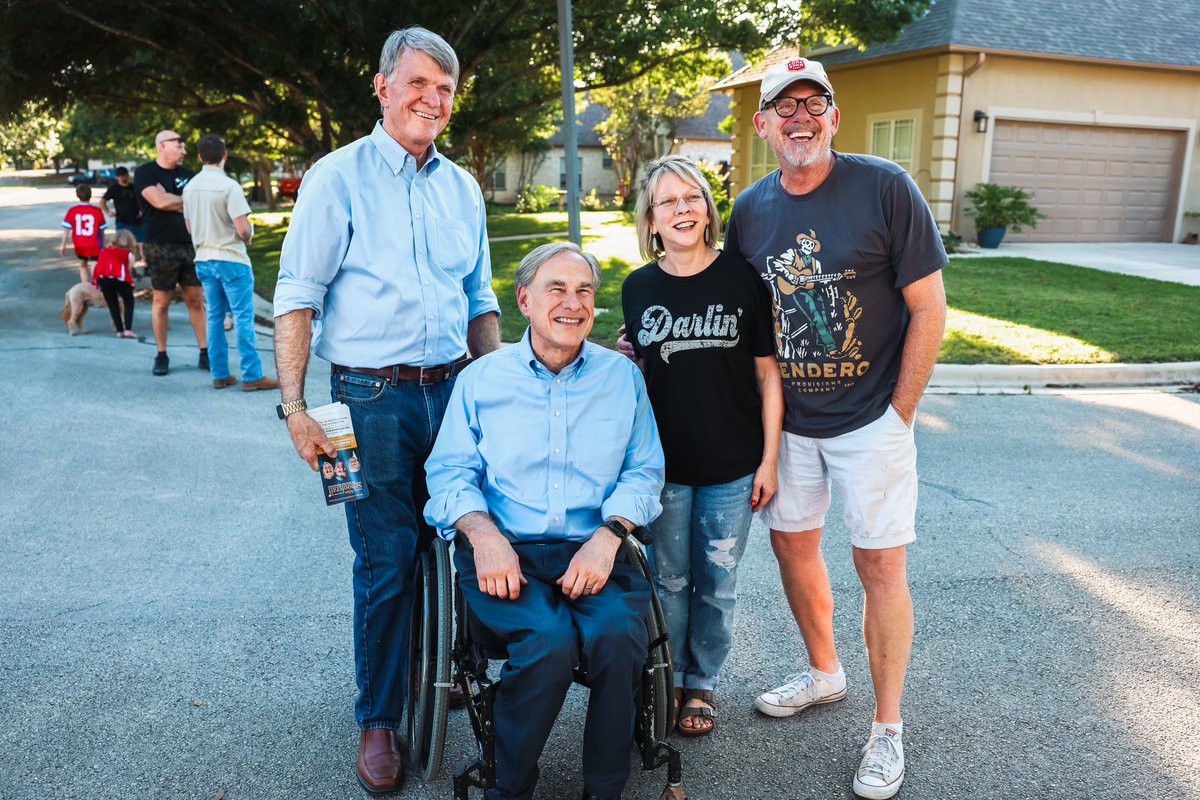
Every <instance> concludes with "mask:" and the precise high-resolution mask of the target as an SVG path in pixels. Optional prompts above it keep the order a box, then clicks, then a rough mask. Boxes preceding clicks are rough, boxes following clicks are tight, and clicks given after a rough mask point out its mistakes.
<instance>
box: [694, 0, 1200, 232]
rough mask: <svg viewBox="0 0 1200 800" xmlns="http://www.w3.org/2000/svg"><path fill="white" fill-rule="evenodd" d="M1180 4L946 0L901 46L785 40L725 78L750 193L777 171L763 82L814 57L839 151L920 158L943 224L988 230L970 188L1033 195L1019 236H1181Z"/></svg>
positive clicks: (1189, 161)
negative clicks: (809, 47)
mask: <svg viewBox="0 0 1200 800" xmlns="http://www.w3.org/2000/svg"><path fill="white" fill-rule="evenodd" d="M1188 6H1189V4H1187V3H1179V2H1172V1H1171V0H1126V2H1123V3H1113V2H1108V0H1073V2H1071V3H1061V2H1058V1H1057V0H936V2H935V3H934V5H933V7H932V8H931V10H930V11H929V13H928V14H927V15H926V16H925V17H923V18H921V19H920V20H917V21H916V22H914V23H912V24H911V25H909V26H908V27H907V28H905V29H904V30H903V31H902V32H901V34H900V36H899V38H898V39H897V40H896V41H895V42H892V43H889V44H884V45H878V46H874V47H870V48H868V49H866V50H864V51H860V50H857V49H851V48H845V49H828V48H826V49H823V50H814V51H810V52H804V53H800V51H798V50H797V49H796V48H789V47H781V48H777V49H776V50H774V51H773V52H771V53H770V54H769V55H768V56H767V57H766V58H765V59H764V60H763V61H760V62H758V63H755V64H748V65H747V66H746V67H744V68H743V69H741V70H739V71H737V72H735V73H734V74H733V75H731V76H730V77H728V78H726V79H725V80H723V81H721V82H719V83H718V84H717V85H716V86H715V87H714V89H713V90H714V91H722V92H726V93H729V94H731V95H732V98H733V104H732V108H733V115H734V119H735V123H734V135H733V156H732V172H733V182H734V192H735V193H736V192H737V191H738V189H739V188H744V187H746V186H748V185H750V184H751V183H752V182H754V181H755V180H757V179H759V178H761V177H762V176H764V175H766V174H768V173H769V172H771V171H773V170H774V169H775V168H776V166H777V165H776V163H775V158H774V155H773V154H772V153H771V151H770V148H768V147H767V145H766V143H765V142H763V141H762V140H761V139H760V138H759V137H758V135H757V134H756V132H755V130H754V125H753V116H754V112H755V110H756V108H757V104H758V95H759V81H760V79H761V77H762V75H763V74H764V73H765V72H766V71H767V69H769V68H770V67H771V66H772V65H774V64H776V63H778V62H779V61H782V60H786V59H788V58H793V57H795V56H796V55H798V54H803V55H806V56H807V57H809V58H814V59H816V60H819V61H820V62H821V63H822V64H824V66H825V67H826V69H827V71H828V73H829V77H830V80H831V81H832V83H833V86H834V90H835V92H836V97H835V99H836V102H837V104H838V106H839V107H840V108H841V115H842V116H841V127H840V130H839V131H838V134H837V136H836V138H835V140H834V148H835V149H836V150H841V151H844V152H858V153H872V154H875V155H880V156H883V157H885V158H889V159H891V160H893V161H895V162H897V163H899V164H901V165H902V166H904V167H905V168H906V169H907V170H908V171H909V172H910V173H911V174H912V176H913V178H914V179H915V180H916V182H917V185H918V186H919V187H920V189H921V191H922V193H923V194H924V195H925V197H926V199H927V200H928V201H929V204H930V207H931V208H932V209H933V213H934V216H935V218H936V219H937V221H938V224H939V225H940V226H941V228H942V229H943V231H949V230H953V231H955V232H957V233H960V234H962V235H964V236H966V237H971V236H973V235H974V226H973V225H972V222H971V219H970V218H969V217H966V216H965V215H964V214H963V206H964V201H963V199H962V198H963V192H964V191H966V190H967V189H969V188H971V187H972V186H974V185H975V184H976V183H979V182H983V181H989V182H993V183H999V184H1005V185H1014V186H1019V187H1021V188H1023V189H1026V190H1028V191H1031V192H1033V194H1034V203H1035V205H1037V207H1038V208H1039V210H1040V211H1041V212H1042V213H1044V214H1046V215H1047V219H1045V220H1043V221H1042V222H1041V223H1040V224H1039V225H1038V227H1037V228H1036V229H1033V230H1030V229H1025V231H1024V232H1023V233H1021V234H1019V235H1014V234H1010V236H1011V238H1012V240H1013V241H1077V242H1132V241H1148V242H1178V241H1180V240H1181V238H1182V236H1183V233H1184V229H1185V225H1184V223H1185V219H1184V213H1185V212H1189V211H1190V212H1200V142H1198V141H1197V129H1198V126H1200V9H1198V7H1197V6H1195V5H1194V4H1192V5H1191V7H1190V9H1189V7H1188Z"/></svg>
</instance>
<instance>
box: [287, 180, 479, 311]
mask: <svg viewBox="0 0 1200 800" xmlns="http://www.w3.org/2000/svg"><path fill="white" fill-rule="evenodd" d="M350 210H351V209H350V193H349V191H348V190H347V187H346V185H345V182H344V180H343V179H342V176H341V175H340V174H339V173H338V172H337V171H336V170H334V169H323V168H322V165H321V164H320V163H318V164H316V165H315V166H314V167H313V168H312V169H311V170H309V172H308V174H307V175H305V176H304V182H303V184H302V191H301V192H300V194H299V196H298V198H297V200H296V208H295V210H294V211H293V212H292V220H291V224H290V226H289V227H288V232H287V235H286V236H285V237H284V239H283V251H282V252H281V253H280V256H279V281H278V282H277V283H276V284H275V301H274V305H275V316H276V317H280V316H283V315H284V314H287V313H289V312H292V311H296V310H298V309H302V308H310V309H312V311H313V316H314V318H320V316H321V313H322V311H323V310H324V307H325V293H326V291H327V290H328V288H329V284H330V283H331V282H332V281H333V278H334V276H335V275H337V272H338V269H340V268H341V265H342V262H343V261H344V260H345V258H346V252H347V251H348V250H349V248H350V237H351V234H352V226H351V223H350ZM489 275H490V269H489Z"/></svg>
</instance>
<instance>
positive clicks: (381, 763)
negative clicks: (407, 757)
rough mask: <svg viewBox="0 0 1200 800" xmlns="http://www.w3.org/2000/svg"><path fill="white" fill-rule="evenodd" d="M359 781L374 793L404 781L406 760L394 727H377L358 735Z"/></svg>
mask: <svg viewBox="0 0 1200 800" xmlns="http://www.w3.org/2000/svg"><path fill="white" fill-rule="evenodd" d="M358 782H359V783H361V784H362V787H363V788H364V789H366V790H367V791H368V792H370V793H371V794H383V793H384V792H394V791H396V790H398V789H399V788H400V787H401V786H403V785H404V761H403V759H401V757H400V745H399V744H398V743H397V742H396V732H395V731H393V730H391V729H390V728H378V729H376V730H372V731H362V732H361V733H360V734H359V735H358Z"/></svg>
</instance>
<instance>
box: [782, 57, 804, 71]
mask: <svg viewBox="0 0 1200 800" xmlns="http://www.w3.org/2000/svg"><path fill="white" fill-rule="evenodd" d="M787 68H788V72H803V71H804V70H805V69H807V68H808V65H807V64H805V63H804V59H803V58H797V59H793V60H792V61H789V62H788V65H787Z"/></svg>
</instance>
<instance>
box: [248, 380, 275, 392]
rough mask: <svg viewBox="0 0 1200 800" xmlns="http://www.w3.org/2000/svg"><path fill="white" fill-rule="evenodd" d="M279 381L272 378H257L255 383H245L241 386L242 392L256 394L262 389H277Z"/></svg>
mask: <svg viewBox="0 0 1200 800" xmlns="http://www.w3.org/2000/svg"><path fill="white" fill-rule="evenodd" d="M278 388H279V381H277V380H275V379H274V378H259V379H258V380H256V381H246V382H245V383H243V384H242V391H243V392H258V391H261V390H263V389H278Z"/></svg>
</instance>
